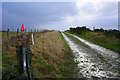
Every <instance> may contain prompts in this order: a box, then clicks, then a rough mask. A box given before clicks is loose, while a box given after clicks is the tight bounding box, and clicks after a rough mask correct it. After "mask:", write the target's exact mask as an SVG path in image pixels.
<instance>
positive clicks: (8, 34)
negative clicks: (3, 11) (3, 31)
mask: <svg viewBox="0 0 120 80" xmlns="http://www.w3.org/2000/svg"><path fill="white" fill-rule="evenodd" d="M7 37H9V29H8V31H7Z"/></svg>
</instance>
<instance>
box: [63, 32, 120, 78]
mask: <svg viewBox="0 0 120 80" xmlns="http://www.w3.org/2000/svg"><path fill="white" fill-rule="evenodd" d="M62 35H63V37H64V39H65V40H66V42H67V43H68V44H69V46H70V48H71V49H72V51H73V53H74V55H75V60H77V61H79V62H80V63H79V64H78V68H79V70H80V71H79V73H78V77H79V76H80V75H82V76H84V77H85V78H88V79H94V78H97V79H99V78H105V79H107V78H117V79H119V78H120V74H119V70H120V67H119V66H118V65H119V63H120V60H119V55H118V53H115V52H113V51H111V50H108V49H105V48H103V47H101V46H98V45H95V44H93V43H90V42H88V41H86V40H84V39H82V38H79V37H77V36H75V35H72V34H71V35H72V36H74V37H75V38H77V39H79V40H80V41H81V42H83V43H84V44H81V42H76V41H74V40H72V39H70V38H69V37H67V36H66V35H65V34H64V33H62ZM86 45H87V46H86Z"/></svg>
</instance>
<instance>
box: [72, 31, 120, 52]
mask: <svg viewBox="0 0 120 80" xmlns="http://www.w3.org/2000/svg"><path fill="white" fill-rule="evenodd" d="M72 34H74V33H72ZM75 35H77V36H79V37H81V38H83V39H86V40H88V41H90V42H92V43H95V44H98V45H100V46H103V47H105V48H108V49H111V50H113V51H116V52H118V53H120V40H119V39H116V38H115V37H108V36H106V35H104V34H103V33H102V32H87V33H84V34H81V35H78V34H75Z"/></svg>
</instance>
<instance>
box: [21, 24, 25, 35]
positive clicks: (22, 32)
mask: <svg viewBox="0 0 120 80" xmlns="http://www.w3.org/2000/svg"><path fill="white" fill-rule="evenodd" d="M24 31H25V28H24V25H23V24H22V27H21V34H22V35H23V34H24Z"/></svg>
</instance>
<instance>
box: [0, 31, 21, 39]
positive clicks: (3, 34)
mask: <svg viewBox="0 0 120 80" xmlns="http://www.w3.org/2000/svg"><path fill="white" fill-rule="evenodd" d="M0 34H2V38H3V39H4V38H7V32H1V33H0ZM18 34H21V32H19V33H18ZM16 35H17V32H9V36H16Z"/></svg>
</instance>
